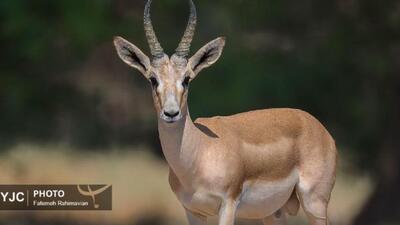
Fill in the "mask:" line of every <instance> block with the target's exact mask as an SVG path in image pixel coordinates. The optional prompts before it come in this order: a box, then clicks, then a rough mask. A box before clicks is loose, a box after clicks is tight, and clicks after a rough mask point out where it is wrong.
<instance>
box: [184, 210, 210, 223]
mask: <svg viewBox="0 0 400 225" xmlns="http://www.w3.org/2000/svg"><path fill="white" fill-rule="evenodd" d="M186 217H187V219H188V221H189V224H190V225H206V224H207V217H205V216H202V215H199V214H196V213H192V212H190V211H189V210H187V209H186Z"/></svg>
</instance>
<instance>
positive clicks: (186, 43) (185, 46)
mask: <svg viewBox="0 0 400 225" xmlns="http://www.w3.org/2000/svg"><path fill="white" fill-rule="evenodd" d="M189 3H190V16H189V21H188V24H187V26H186V30H185V33H184V34H183V37H182V40H181V42H180V43H179V45H178V48H176V50H175V54H176V55H177V56H179V57H183V58H186V57H187V56H188V55H189V52H190V44H191V43H192V40H193V36H194V31H195V30H196V22H197V13H196V6H195V5H194V3H193V0H189Z"/></svg>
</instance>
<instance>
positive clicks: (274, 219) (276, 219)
mask: <svg viewBox="0 0 400 225" xmlns="http://www.w3.org/2000/svg"><path fill="white" fill-rule="evenodd" d="M262 221H263V224H264V225H285V223H286V215H285V211H284V210H282V209H279V210H278V211H276V212H275V213H274V214H272V215H270V216H267V217H265V218H264V219H263V220H262Z"/></svg>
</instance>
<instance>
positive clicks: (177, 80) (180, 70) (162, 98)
mask: <svg viewBox="0 0 400 225" xmlns="http://www.w3.org/2000/svg"><path fill="white" fill-rule="evenodd" d="M148 77H149V81H150V83H151V86H152V92H153V100H154V106H155V108H156V111H157V113H158V115H159V117H160V118H161V119H163V120H164V121H166V122H169V123H172V122H175V121H178V120H180V119H181V118H182V114H183V113H186V112H185V109H186V106H187V104H186V101H187V95H188V88H189V82H190V80H191V77H194V76H193V71H192V70H191V69H190V68H189V67H188V63H187V60H183V59H180V58H177V57H174V56H173V57H171V58H169V57H168V56H166V55H165V56H164V57H163V58H160V59H157V60H153V63H152V67H151V69H150V71H149V75H148Z"/></svg>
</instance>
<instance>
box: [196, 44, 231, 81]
mask: <svg viewBox="0 0 400 225" xmlns="http://www.w3.org/2000/svg"><path fill="white" fill-rule="evenodd" d="M224 46H225V37H219V38H217V39H214V40H212V41H210V42H208V43H207V44H206V45H204V46H203V47H202V48H201V49H200V50H199V51H197V52H196V54H194V55H193V56H192V57H191V58H190V59H189V65H190V67H191V68H192V70H193V72H194V74H195V75H197V74H198V73H199V72H200V71H201V70H202V69H204V68H207V67H209V66H211V65H212V64H214V63H215V62H216V61H217V60H218V59H219V57H220V56H221V54H222V50H223V49H224Z"/></svg>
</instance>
